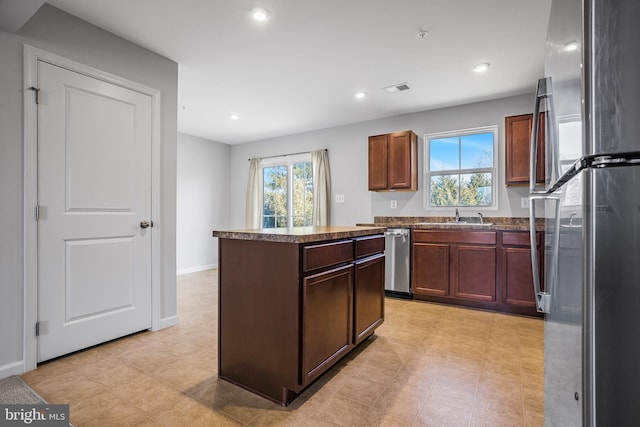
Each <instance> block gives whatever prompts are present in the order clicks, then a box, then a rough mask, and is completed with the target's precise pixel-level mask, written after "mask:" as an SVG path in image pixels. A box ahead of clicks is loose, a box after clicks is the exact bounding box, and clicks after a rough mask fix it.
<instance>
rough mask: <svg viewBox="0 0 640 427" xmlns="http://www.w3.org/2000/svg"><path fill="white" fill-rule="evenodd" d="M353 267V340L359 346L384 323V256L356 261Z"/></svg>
mask: <svg viewBox="0 0 640 427" xmlns="http://www.w3.org/2000/svg"><path fill="white" fill-rule="evenodd" d="M382 240H383V239H382ZM383 243H384V242H383ZM354 266H355V279H354V282H353V283H354V295H355V301H354V313H353V318H354V338H353V339H354V342H355V344H359V343H361V342H362V341H364V340H365V339H366V338H367V337H368V336H369V335H371V332H373V330H374V329H375V328H377V327H378V326H380V325H381V324H382V322H383V321H384V255H382V254H378V255H373V256H371V257H368V258H363V259H360V260H356V261H355V263H354Z"/></svg>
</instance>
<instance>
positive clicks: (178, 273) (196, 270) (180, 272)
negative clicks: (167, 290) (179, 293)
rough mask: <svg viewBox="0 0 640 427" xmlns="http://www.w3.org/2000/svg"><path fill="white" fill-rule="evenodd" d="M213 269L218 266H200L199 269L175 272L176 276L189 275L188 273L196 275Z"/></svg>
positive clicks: (184, 269) (191, 268) (183, 269)
mask: <svg viewBox="0 0 640 427" xmlns="http://www.w3.org/2000/svg"><path fill="white" fill-rule="evenodd" d="M214 268H218V264H209V265H201V266H199V267H189V268H181V269H179V270H176V276H181V275H183V274H189V273H197V272H198V271H205V270H213V269H214Z"/></svg>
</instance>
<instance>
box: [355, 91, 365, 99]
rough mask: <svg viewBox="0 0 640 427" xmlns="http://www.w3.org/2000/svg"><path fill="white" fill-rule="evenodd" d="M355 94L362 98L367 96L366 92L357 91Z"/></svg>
mask: <svg viewBox="0 0 640 427" xmlns="http://www.w3.org/2000/svg"><path fill="white" fill-rule="evenodd" d="M353 96H355V97H356V98H358V99H362V98H366V97H367V94H366V93H364V92H356V93H354V94H353Z"/></svg>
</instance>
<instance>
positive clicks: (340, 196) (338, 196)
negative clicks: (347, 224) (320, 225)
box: [336, 194, 344, 203]
mask: <svg viewBox="0 0 640 427" xmlns="http://www.w3.org/2000/svg"><path fill="white" fill-rule="evenodd" d="M336 203H344V194H336Z"/></svg>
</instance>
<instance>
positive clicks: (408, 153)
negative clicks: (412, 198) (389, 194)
mask: <svg viewBox="0 0 640 427" xmlns="http://www.w3.org/2000/svg"><path fill="white" fill-rule="evenodd" d="M416 149H417V137H416V134H414V133H413V132H399V133H392V134H391V135H389V189H403V190H417V189H418V187H417V182H418V180H417V176H418V175H417V174H418V168H417V155H416V152H415V151H416Z"/></svg>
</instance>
